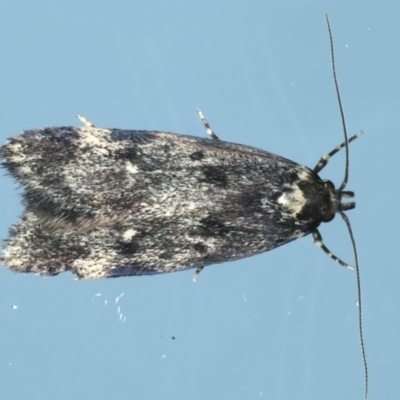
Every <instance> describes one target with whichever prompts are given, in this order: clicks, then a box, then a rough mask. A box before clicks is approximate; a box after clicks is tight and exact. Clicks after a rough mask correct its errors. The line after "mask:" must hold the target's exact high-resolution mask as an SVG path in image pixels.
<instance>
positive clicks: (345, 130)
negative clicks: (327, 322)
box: [316, 14, 368, 399]
mask: <svg viewBox="0 0 400 400" xmlns="http://www.w3.org/2000/svg"><path fill="white" fill-rule="evenodd" d="M325 17H326V23H327V25H328V32H329V41H330V45H331V60H332V71H333V81H334V83H335V89H336V96H337V99H338V103H339V111H340V117H341V119H342V127H343V133H344V139H345V150H346V162H345V172H344V178H343V182H342V184H341V185H340V187H339V188H338V190H337V193H340V194H342V195H343V194H345V192H343V189H344V188H345V187H346V185H347V181H348V178H349V142H350V141H349V140H348V136H347V129H346V120H345V117H344V111H343V106H342V100H341V98H340V92H339V85H338V82H337V78H336V68H335V55H334V51H333V38H332V32H331V26H330V24H329V18H328V14H325ZM355 138H356V137H354V139H355ZM351 140H353V138H351ZM338 147H341V146H338ZM338 150H339V149H338ZM317 167H318V164H317V166H316V168H317ZM343 211H345V208H340V209H339V210H338V212H339V214H340V216H341V217H342V219H343V221H344V222H345V224H346V226H347V230H348V232H349V235H350V240H351V244H352V246H353V252H354V258H355V270H356V275H357V297H358V333H359V337H360V346H361V354H362V360H363V364H364V378H365V394H364V396H365V399H367V397H368V364H367V356H366V353H365V345H364V335H363V322H362V302H361V278H360V268H359V265H358V255H357V248H356V243H355V240H354V236H353V231H352V229H351V225H350V221H349V219H348V218H347V216H346V214H345V213H344V212H343Z"/></svg>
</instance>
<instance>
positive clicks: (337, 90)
mask: <svg viewBox="0 0 400 400" xmlns="http://www.w3.org/2000/svg"><path fill="white" fill-rule="evenodd" d="M325 17H326V23H327V25H328V32H329V41H330V44H331V60H332V72H333V81H334V83H335V89H336V96H337V99H338V103H339V111H340V117H341V119H342V126H343V133H344V141H345V143H346V147H345V149H346V163H345V170H344V178H343V182H342V184H341V185H340V187H339V189H338V191H339V192H341V191H342V190H343V189H344V188H345V187H346V185H347V181H348V179H349V145H348V138H347V129H346V120H345V118H344V111H343V106H342V100H341V99H340V92H339V85H338V83H337V78H336V68H335V54H334V51H333V38H332V32H331V26H330V24H329V18H328V14H325Z"/></svg>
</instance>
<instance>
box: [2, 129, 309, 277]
mask: <svg viewBox="0 0 400 400" xmlns="http://www.w3.org/2000/svg"><path fill="white" fill-rule="evenodd" d="M0 157H1V159H2V164H3V166H5V167H6V168H7V169H8V171H9V172H10V174H11V175H12V176H13V177H14V178H16V179H17V181H18V182H19V183H20V184H21V186H22V187H23V188H24V194H23V197H24V204H25V206H26V211H25V213H24V215H23V216H22V218H21V219H20V221H19V222H18V223H17V224H16V225H14V226H13V227H12V228H11V229H10V238H9V239H8V240H6V241H5V242H4V249H5V250H4V251H3V253H2V256H1V261H2V262H3V263H4V265H5V266H6V267H8V268H11V269H14V270H17V271H26V272H36V273H39V274H41V275H55V274H58V273H60V272H62V271H66V270H70V271H72V272H73V273H75V274H76V275H77V276H78V277H80V278H100V277H111V276H124V275H142V274H156V273H165V272H172V271H178V270H182V269H187V268H193V267H200V266H205V265H210V264H215V263H219V262H224V261H229V260H235V259H239V258H243V257H246V256H249V255H253V254H257V253H261V252H264V251H267V250H270V249H272V248H275V247H278V246H280V245H282V244H284V243H287V242H289V241H291V240H294V239H296V238H297V237H300V236H303V235H305V234H307V233H309V232H310V230H311V228H310V227H309V226H308V225H307V224H301V223H299V221H298V220H296V219H295V218H293V216H292V215H291V214H290V213H286V214H285V213H282V211H281V208H280V207H279V206H278V204H277V203H276V202H275V199H277V198H278V196H280V195H281V194H282V187H284V186H285V184H286V183H288V184H289V183H290V182H291V180H292V178H293V174H298V173H299V171H300V170H301V169H305V170H306V168H305V167H302V166H299V165H298V164H296V163H294V162H292V161H290V160H287V159H284V158H282V157H278V156H276V155H273V154H271V153H268V152H264V151H262V150H258V149H255V148H252V147H248V146H242V145H238V144H232V143H227V142H222V141H217V140H209V139H200V138H196V137H190V136H182V135H176V134H171V133H165V132H150V131H124V130H116V129H99V128H94V127H83V128H71V127H61V128H46V129H43V130H35V131H27V132H24V133H23V134H22V135H20V136H17V137H14V138H12V139H10V140H9V142H8V143H7V144H6V145H4V146H3V147H2V148H1V149H0ZM307 173H308V172H307Z"/></svg>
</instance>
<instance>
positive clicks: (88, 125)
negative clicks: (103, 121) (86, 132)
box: [76, 114, 95, 128]
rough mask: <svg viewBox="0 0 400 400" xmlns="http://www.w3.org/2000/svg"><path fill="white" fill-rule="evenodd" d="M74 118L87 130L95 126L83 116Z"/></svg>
mask: <svg viewBox="0 0 400 400" xmlns="http://www.w3.org/2000/svg"><path fill="white" fill-rule="evenodd" d="M76 118H78V119H79V121H81V122H82V124H83V125H85V126H87V127H89V128H95V126H94V125H93V124H92V123H91V122H90V121H88V120H87V119H86V118H85V117H84V116H82V115H79V114H77V115H76Z"/></svg>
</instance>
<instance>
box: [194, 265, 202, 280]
mask: <svg viewBox="0 0 400 400" xmlns="http://www.w3.org/2000/svg"><path fill="white" fill-rule="evenodd" d="M203 268H204V267H197V268H196V271H194V274H193V278H192V282H196V281H197V277H198V276H199V274H200V272H201V271H203Z"/></svg>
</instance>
